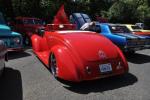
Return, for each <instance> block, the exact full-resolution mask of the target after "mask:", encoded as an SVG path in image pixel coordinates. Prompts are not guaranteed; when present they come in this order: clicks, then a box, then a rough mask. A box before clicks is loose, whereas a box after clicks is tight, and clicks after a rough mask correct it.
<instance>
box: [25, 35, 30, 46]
mask: <svg viewBox="0 0 150 100" xmlns="http://www.w3.org/2000/svg"><path fill="white" fill-rule="evenodd" d="M24 43H25V45H26V46H29V45H30V38H29V37H27V36H26V37H25V39H24Z"/></svg>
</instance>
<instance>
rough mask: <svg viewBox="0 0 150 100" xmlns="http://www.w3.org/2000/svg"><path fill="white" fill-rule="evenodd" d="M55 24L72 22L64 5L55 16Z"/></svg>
mask: <svg viewBox="0 0 150 100" xmlns="http://www.w3.org/2000/svg"><path fill="white" fill-rule="evenodd" d="M53 24H70V22H69V20H68V17H67V15H66V13H65V11H64V5H62V6H61V7H60V9H59V11H58V12H57V14H56V16H55V17H54V20H53Z"/></svg>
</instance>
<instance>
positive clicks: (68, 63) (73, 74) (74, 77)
mask: <svg viewBox="0 0 150 100" xmlns="http://www.w3.org/2000/svg"><path fill="white" fill-rule="evenodd" d="M51 53H54V55H55V56H56V60H57V61H58V63H57V64H58V67H59V68H58V77H59V78H62V79H64V80H69V81H80V78H79V71H78V70H79V69H78V68H77V66H76V64H75V63H74V61H73V59H72V57H71V56H70V55H71V52H70V51H69V50H68V49H67V48H66V47H64V46H61V45H59V46H58V45H57V46H55V47H53V48H52V49H51ZM49 61H50V60H49Z"/></svg>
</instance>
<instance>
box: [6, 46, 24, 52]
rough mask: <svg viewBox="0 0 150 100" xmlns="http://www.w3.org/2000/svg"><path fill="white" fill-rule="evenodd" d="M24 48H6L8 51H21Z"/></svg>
mask: <svg viewBox="0 0 150 100" xmlns="http://www.w3.org/2000/svg"><path fill="white" fill-rule="evenodd" d="M22 50H24V48H23V47H17V48H7V51H8V52H13V51H22Z"/></svg>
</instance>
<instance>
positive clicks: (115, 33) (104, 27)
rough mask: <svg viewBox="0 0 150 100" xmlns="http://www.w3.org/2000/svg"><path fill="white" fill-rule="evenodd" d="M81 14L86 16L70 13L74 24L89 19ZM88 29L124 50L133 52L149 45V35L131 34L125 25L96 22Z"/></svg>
mask: <svg viewBox="0 0 150 100" xmlns="http://www.w3.org/2000/svg"><path fill="white" fill-rule="evenodd" d="M83 15H84V16H88V15H86V14H83V13H75V14H72V16H73V17H72V18H74V19H73V20H74V22H75V23H76V24H79V23H82V25H83V24H84V23H86V22H87V21H86V20H89V19H87V17H86V20H85V17H83ZM79 16H82V18H81V17H80V18H79ZM88 18H89V17H88ZM81 19H82V20H81ZM89 31H95V32H98V33H100V34H102V35H103V36H105V37H107V38H108V39H110V40H111V41H112V42H113V43H114V44H116V45H117V46H118V47H120V48H121V49H122V50H123V51H124V52H130V53H134V52H135V51H137V50H142V49H147V48H149V47H150V41H149V37H147V36H140V35H135V34H132V33H131V32H130V30H129V29H128V28H127V27H126V26H124V25H121V24H109V23H99V22H97V23H96V25H95V28H94V30H89Z"/></svg>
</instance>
